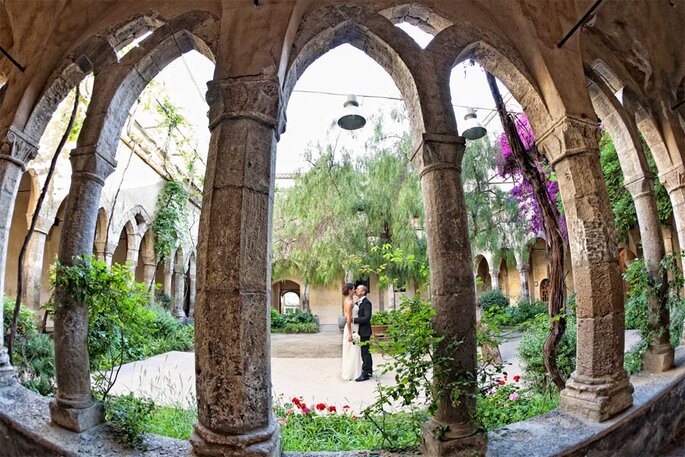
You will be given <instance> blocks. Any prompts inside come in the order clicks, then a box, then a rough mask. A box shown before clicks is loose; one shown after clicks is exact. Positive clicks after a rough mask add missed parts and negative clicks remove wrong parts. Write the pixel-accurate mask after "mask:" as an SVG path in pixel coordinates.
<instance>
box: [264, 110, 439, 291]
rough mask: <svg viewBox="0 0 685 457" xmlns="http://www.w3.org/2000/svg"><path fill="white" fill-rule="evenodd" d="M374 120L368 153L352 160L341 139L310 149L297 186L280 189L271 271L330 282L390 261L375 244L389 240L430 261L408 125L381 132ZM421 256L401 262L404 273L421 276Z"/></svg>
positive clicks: (314, 282)
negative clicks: (403, 129) (396, 133)
mask: <svg viewBox="0 0 685 457" xmlns="http://www.w3.org/2000/svg"><path fill="white" fill-rule="evenodd" d="M384 122H387V119H383V118H379V119H377V120H376V130H375V132H376V135H375V136H374V138H373V139H372V140H371V141H370V142H369V143H368V144H367V145H366V149H367V154H365V155H364V156H363V157H360V158H358V159H356V160H353V159H352V157H351V155H350V154H349V152H348V151H345V150H343V151H338V150H337V147H336V145H332V144H328V145H325V146H322V145H317V146H316V147H315V150H309V151H307V156H308V159H309V161H310V165H311V167H310V169H309V170H308V171H307V172H306V173H304V174H302V175H301V176H299V177H298V179H297V181H296V183H295V186H293V187H291V188H288V189H278V190H277V193H276V201H275V209H274V237H273V239H274V247H273V252H274V271H273V277H274V279H278V278H281V277H286V276H288V275H290V274H296V275H298V276H300V277H301V278H302V281H303V283H304V284H306V285H327V284H330V283H332V282H333V281H335V280H338V279H339V278H340V277H342V276H343V275H344V274H345V273H346V272H350V273H353V274H359V273H360V270H361V267H362V266H369V267H370V268H373V269H376V268H377V267H378V266H379V265H380V264H382V263H385V260H384V259H383V257H382V252H380V251H379V250H378V249H373V248H377V247H380V246H383V245H385V244H392V245H394V246H396V247H397V248H398V249H401V250H402V251H403V252H404V253H405V254H406V255H411V256H413V257H414V258H416V259H419V260H420V261H421V262H420V263H421V264H425V263H426V262H425V259H426V241H425V238H424V237H423V236H422V235H421V234H420V231H421V230H420V229H421V225H420V224H421V221H422V217H423V207H422V198H421V191H420V185H419V180H418V176H417V174H416V172H415V171H414V169H413V167H412V165H411V164H410V162H409V155H410V154H411V152H412V151H411V141H410V138H409V135H408V133H405V134H403V135H401V136H399V137H391V136H389V135H385V134H384V133H383V130H384ZM417 265H418V264H406V265H404V266H400V265H397V268H398V271H397V272H396V274H395V276H397V277H398V278H400V280H402V281H407V280H409V279H414V280H418V279H420V277H421V274H422V272H421V271H419V270H418V269H412V267H413V266H417Z"/></svg>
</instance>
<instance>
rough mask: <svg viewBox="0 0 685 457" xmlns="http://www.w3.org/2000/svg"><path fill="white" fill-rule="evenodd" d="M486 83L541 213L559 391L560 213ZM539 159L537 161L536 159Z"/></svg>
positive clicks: (551, 368)
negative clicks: (547, 264)
mask: <svg viewBox="0 0 685 457" xmlns="http://www.w3.org/2000/svg"><path fill="white" fill-rule="evenodd" d="M487 79H488V84H489V86H490V90H491V92H492V96H493V98H494V99H495V104H496V106H497V111H498V113H499V117H500V120H501V121H502V126H503V127H504V132H505V134H506V136H507V141H508V142H509V146H511V150H512V156H513V158H514V161H515V162H516V165H517V166H518V167H519V168H520V169H521V172H522V173H523V177H524V179H525V180H526V181H528V183H529V184H530V186H531V187H532V188H533V196H534V198H535V201H536V202H537V204H538V206H539V207H540V210H541V212H542V222H543V226H544V228H545V238H546V239H547V249H548V251H549V282H550V285H549V299H548V302H547V309H548V312H549V317H550V318H551V323H550V329H549V330H550V332H549V336H548V337H547V339H546V340H545V346H544V351H545V367H546V368H547V372H548V373H549V375H550V377H551V378H552V381H553V382H554V384H555V385H556V386H557V388H558V389H559V390H561V389H563V388H564V386H565V385H566V380H565V379H564V376H563V375H562V374H561V370H560V369H559V366H558V364H557V348H558V347H559V342H560V341H561V338H562V337H563V336H564V332H565V331H566V314H565V310H564V305H565V304H566V288H565V284H564V237H563V235H562V233H561V227H560V225H559V210H558V208H557V206H556V202H553V201H551V199H550V197H549V194H548V193H547V187H546V185H545V179H544V176H543V174H542V171H541V169H540V168H539V157H540V152H539V151H538V149H537V146H536V145H535V144H533V145H532V146H531V147H530V148H528V149H526V148H525V146H524V144H523V141H522V140H521V137H520V136H519V134H518V131H517V129H516V123H515V121H514V119H513V118H512V117H511V115H509V114H508V113H507V111H506V108H505V106H504V101H503V100H502V96H501V94H500V92H499V89H498V87H497V81H496V80H495V77H494V76H493V75H492V74H491V73H489V72H488V73H487ZM536 159H538V160H536Z"/></svg>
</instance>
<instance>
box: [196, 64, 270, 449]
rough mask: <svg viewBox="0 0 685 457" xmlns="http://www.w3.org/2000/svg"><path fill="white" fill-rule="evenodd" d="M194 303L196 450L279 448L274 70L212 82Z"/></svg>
mask: <svg viewBox="0 0 685 457" xmlns="http://www.w3.org/2000/svg"><path fill="white" fill-rule="evenodd" d="M207 101H208V103H209V106H210V111H209V119H210V122H209V126H210V129H211V131H212V138H211V141H210V148H209V155H208V160H207V172H206V177H207V178H206V181H205V187H204V196H203V200H202V215H201V217H200V229H199V241H198V249H197V272H198V277H197V286H198V287H197V303H196V308H195V331H196V333H195V367H196V368H195V371H196V373H197V402H198V423H197V424H196V425H195V431H194V433H193V435H192V436H191V438H190V442H191V444H192V445H193V452H194V453H195V455H201V456H210V455H211V456H219V455H223V456H229V455H245V456H253V457H257V456H278V455H280V433H279V428H278V423H277V421H276V419H275V417H274V414H273V411H272V409H271V401H272V400H271V363H270V347H269V346H270V332H269V316H270V314H269V313H270V306H271V297H270V295H271V218H272V211H273V193H274V172H275V156H276V141H277V136H278V132H279V125H280V122H281V121H280V120H281V111H280V110H281V108H280V84H279V81H278V77H277V76H276V75H273V76H264V75H259V76H245V77H239V78H227V79H221V80H215V81H213V82H211V83H210V84H209V90H208V92H207Z"/></svg>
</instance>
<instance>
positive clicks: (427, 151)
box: [411, 132, 466, 176]
mask: <svg viewBox="0 0 685 457" xmlns="http://www.w3.org/2000/svg"><path fill="white" fill-rule="evenodd" d="M465 149H466V140H465V139H464V137H462V136H456V135H441V134H436V133H429V132H425V133H424V134H423V135H422V138H421V144H420V145H419V147H418V148H417V149H416V151H414V154H413V156H412V158H411V161H412V162H413V163H414V165H415V166H416V169H417V170H418V171H419V175H420V176H423V175H425V174H426V173H430V172H432V171H436V170H444V169H453V170H456V171H457V172H461V160H462V158H463V157H464V150H465Z"/></svg>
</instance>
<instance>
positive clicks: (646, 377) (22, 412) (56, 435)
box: [0, 346, 685, 457]
mask: <svg viewBox="0 0 685 457" xmlns="http://www.w3.org/2000/svg"><path fill="white" fill-rule="evenodd" d="M675 358H676V368H674V369H673V370H669V371H667V372H664V373H657V374H650V373H641V374H639V375H636V376H633V377H632V378H631V382H632V384H633V386H634V387H635V392H634V394H633V400H634V404H633V406H632V407H631V408H630V409H628V410H626V411H625V412H623V413H622V414H620V415H619V416H617V417H616V418H614V419H611V420H608V421H606V422H602V423H595V422H591V421H586V420H583V419H581V418H578V417H576V416H573V415H571V414H568V413H564V412H562V411H559V410H555V411H552V412H550V413H547V414H544V415H542V416H538V417H534V418H532V419H529V420H527V421H523V422H518V423H516V424H512V425H509V426H507V427H503V428H500V429H497V430H493V431H491V432H489V434H488V437H489V444H488V451H487V456H488V457H552V456H573V457H580V456H586V455H592V456H593V457H603V456H606V457H609V456H616V455H620V456H622V457H624V456H625V457H629V456H645V455H659V451H660V450H661V449H662V448H664V447H665V446H666V445H667V444H669V443H670V442H671V441H673V439H674V438H675V437H676V435H677V433H678V432H679V430H682V429H683V427H685V347H683V346H681V347H678V348H677V349H676V357H675ZM49 403H50V399H49V398H46V397H41V396H39V395H37V394H35V393H33V392H31V391H29V390H28V389H25V388H24V387H22V386H20V385H18V384H14V385H12V386H10V387H5V388H0V449H2V451H3V452H2V455H3V456H8V457H13V456H22V457H31V456H41V457H43V456H55V457H56V456H86V455H87V456H95V457H98V456H102V457H105V456H113V455H121V456H142V455H145V456H150V457H155V456H166V457H177V456H178V457H180V456H187V455H189V453H190V445H189V443H188V442H186V441H181V440H175V439H172V438H165V437H161V436H156V435H147V437H146V444H147V446H148V450H147V451H146V452H143V451H141V450H131V449H125V448H123V447H121V446H120V445H119V444H118V443H116V442H115V441H113V439H112V437H111V434H110V433H109V428H108V426H107V425H102V426H99V427H97V428H95V429H93V430H91V431H88V432H84V433H80V434H79V433H73V432H70V431H68V430H64V429H62V428H60V427H57V426H55V425H54V424H52V423H50V416H49ZM376 455H381V456H384V457H385V456H391V455H393V456H395V455H397V454H393V453H387V452H372V451H356V452H311V453H296V452H292V453H284V457H371V456H376Z"/></svg>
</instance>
